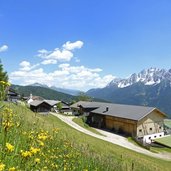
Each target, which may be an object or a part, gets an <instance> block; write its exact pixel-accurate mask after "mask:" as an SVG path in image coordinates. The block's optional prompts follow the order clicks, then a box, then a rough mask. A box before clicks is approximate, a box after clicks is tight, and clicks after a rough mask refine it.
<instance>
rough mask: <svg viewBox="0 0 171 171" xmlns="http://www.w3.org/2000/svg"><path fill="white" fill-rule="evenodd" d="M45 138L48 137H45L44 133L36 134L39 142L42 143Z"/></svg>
mask: <svg viewBox="0 0 171 171" xmlns="http://www.w3.org/2000/svg"><path fill="white" fill-rule="evenodd" d="M47 138H48V136H47V134H45V133H40V134H38V139H39V140H42V141H44V140H46V139H47Z"/></svg>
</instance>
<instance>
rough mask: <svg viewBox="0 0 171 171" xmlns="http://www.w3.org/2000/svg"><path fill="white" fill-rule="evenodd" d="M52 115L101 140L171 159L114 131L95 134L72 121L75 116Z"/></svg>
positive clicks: (169, 155) (165, 154)
mask: <svg viewBox="0 0 171 171" xmlns="http://www.w3.org/2000/svg"><path fill="white" fill-rule="evenodd" d="M51 114H52V115H54V116H56V117H58V118H59V119H61V120H62V121H63V122H65V123H67V124H68V125H70V126H71V127H73V128H75V129H76V130H78V131H80V132H83V133H85V134H88V135H91V136H93V137H96V138H99V139H101V140H104V141H108V142H111V143H113V144H117V145H119V146H122V147H125V148H128V149H130V150H133V151H136V152H138V153H143V154H146V155H149V156H152V157H156V158H161V159H166V160H171V154H169V153H152V152H150V151H148V150H146V149H144V148H141V147H139V146H136V145H134V144H133V143H131V142H129V141H128V140H127V138H125V137H122V136H120V135H117V134H114V133H110V132H107V131H103V130H100V129H96V130H97V131H99V132H100V133H101V134H103V135H105V136H102V135H98V134H95V133H93V132H91V131H88V130H87V129H84V128H83V127H81V126H79V125H77V124H76V123H75V122H73V121H72V119H73V118H74V116H64V115H60V114H57V113H51Z"/></svg>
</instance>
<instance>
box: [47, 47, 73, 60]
mask: <svg viewBox="0 0 171 171" xmlns="http://www.w3.org/2000/svg"><path fill="white" fill-rule="evenodd" d="M72 57H73V53H72V52H70V51H68V50H65V49H64V50H62V51H61V50H59V49H55V50H54V51H53V52H52V53H50V54H49V55H47V56H46V57H45V59H55V60H58V61H60V62H61V61H62V62H63V61H70V60H71V58H72Z"/></svg>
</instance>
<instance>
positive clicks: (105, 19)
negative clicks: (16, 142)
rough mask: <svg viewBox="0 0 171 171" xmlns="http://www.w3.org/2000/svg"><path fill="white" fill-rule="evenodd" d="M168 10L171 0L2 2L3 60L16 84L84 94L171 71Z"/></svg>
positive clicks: (0, 52) (0, 33)
mask: <svg viewBox="0 0 171 171" xmlns="http://www.w3.org/2000/svg"><path fill="white" fill-rule="evenodd" d="M170 9H171V1H170V0H162V1H160V0H129V1H127V0H120V1H114V0H105V1H104V0H101V1H99V0H24V1H23V0H15V1H13V0H0V23H1V24H0V59H1V60H2V62H3V64H4V68H5V69H6V70H7V71H8V74H9V76H10V81H11V82H12V83H14V84H31V83H33V82H40V83H45V84H48V85H55V86H57V87H64V88H75V89H81V90H87V89H89V88H93V87H103V86H105V85H106V84H107V83H108V82H109V81H111V80H112V79H113V78H114V77H122V78H125V77H127V76H129V75H130V74H132V73H135V72H139V71H141V70H142V69H144V68H149V67H158V68H165V69H169V68H171V67H170V64H171V11H170ZM42 50H43V51H42ZM42 52H43V53H42Z"/></svg>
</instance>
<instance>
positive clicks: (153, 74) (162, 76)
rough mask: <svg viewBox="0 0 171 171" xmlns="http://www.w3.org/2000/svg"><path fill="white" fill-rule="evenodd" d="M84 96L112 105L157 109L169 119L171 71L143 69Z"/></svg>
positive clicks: (170, 109) (170, 108)
mask: <svg viewBox="0 0 171 171" xmlns="http://www.w3.org/2000/svg"><path fill="white" fill-rule="evenodd" d="M86 94H87V95H89V96H91V97H95V98H101V99H105V100H108V101H111V102H113V103H122V104H132V105H145V106H153V107H157V108H159V109H160V110H161V111H163V112H165V113H167V114H168V115H169V117H171V69H170V70H165V69H158V68H149V69H144V70H142V71H141V72H139V73H138V74H136V73H134V74H132V75H131V76H130V77H128V78H126V79H120V78H116V79H114V80H112V81H111V82H110V83H109V84H108V85H107V86H106V87H104V88H97V89H90V90H89V91H87V92H86Z"/></svg>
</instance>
